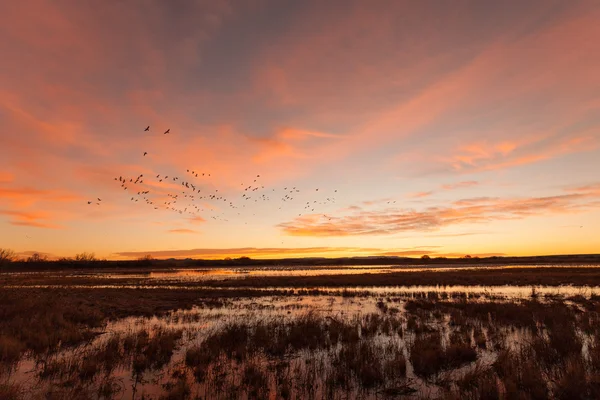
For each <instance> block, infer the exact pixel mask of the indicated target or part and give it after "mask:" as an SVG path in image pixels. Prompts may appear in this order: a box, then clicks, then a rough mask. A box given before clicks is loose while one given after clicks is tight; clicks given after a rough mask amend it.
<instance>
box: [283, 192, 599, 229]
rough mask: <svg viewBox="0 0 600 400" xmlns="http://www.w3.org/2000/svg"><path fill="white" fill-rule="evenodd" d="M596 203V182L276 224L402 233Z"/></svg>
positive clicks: (578, 209) (574, 209) (593, 206)
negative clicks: (538, 193) (566, 189)
mask: <svg viewBox="0 0 600 400" xmlns="http://www.w3.org/2000/svg"><path fill="white" fill-rule="evenodd" d="M599 207H600V190H599V189H598V188H597V187H595V186H589V187H583V188H577V189H575V193H569V194H559V195H555V196H545V197H529V198H499V197H478V198H468V199H461V200H456V201H454V202H452V203H451V204H450V205H449V206H436V207H428V208H425V209H423V210H410V209H398V208H386V209H383V210H375V211H372V210H357V211H355V212H353V213H350V214H346V215H342V216H331V215H330V216H328V217H324V216H322V215H306V216H300V217H297V218H295V219H294V220H292V221H289V222H284V223H281V224H279V225H278V227H279V228H280V229H282V230H283V232H285V233H286V234H288V235H292V236H317V237H319V236H322V237H326V236H369V235H391V234H396V233H402V232H433V231H438V230H440V229H442V228H444V227H449V226H455V225H458V226H459V225H461V224H472V223H491V222H494V221H503V220H514V219H523V218H528V217H532V216H542V215H544V216H547V215H555V214H566V213H580V212H585V211H589V210H592V209H596V208H599Z"/></svg>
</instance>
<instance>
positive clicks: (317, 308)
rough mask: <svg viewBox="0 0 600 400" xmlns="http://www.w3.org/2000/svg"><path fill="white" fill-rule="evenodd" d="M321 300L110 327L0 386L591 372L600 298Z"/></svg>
mask: <svg viewBox="0 0 600 400" xmlns="http://www.w3.org/2000/svg"><path fill="white" fill-rule="evenodd" d="M382 293H383V292H382ZM318 294H319V295H312V294H309V292H306V291H302V290H299V291H298V290H297V291H296V293H295V295H294V296H264V297H259V298H249V299H248V298H230V299H227V298H225V299H222V300H221V301H219V302H211V303H207V304H205V305H203V306H199V307H196V308H193V309H191V310H173V311H172V312H170V313H168V314H167V315H164V316H162V317H151V318H139V317H129V318H125V319H121V320H117V321H112V322H110V323H108V324H107V325H106V326H105V327H103V328H102V329H100V330H98V335H97V336H96V338H95V339H93V340H92V341H91V342H89V343H87V344H84V345H82V346H78V347H76V348H71V349H64V350H62V351H59V352H54V353H48V354H40V355H35V356H34V355H28V356H26V357H25V358H24V359H22V360H21V361H20V362H19V363H18V364H16V365H14V366H13V367H12V369H11V370H10V371H9V372H7V371H4V373H3V374H2V376H0V382H3V384H5V385H9V386H10V385H18V387H19V390H20V391H21V392H23V393H27V395H28V396H30V397H34V396H37V395H40V396H41V395H43V394H45V395H46V397H48V396H49V397H50V398H67V397H75V394H76V393H78V396H79V397H86V398H131V399H142V398H144V399H147V398H156V399H158V398H196V396H199V397H201V398H225V397H228V398H230V397H233V398H240V397H242V398H248V397H258V398H323V397H329V398H381V397H382V396H383V397H387V396H393V395H401V394H405V395H408V394H416V395H419V396H422V397H425V398H436V397H440V398H446V397H448V396H449V395H450V394H452V393H455V392H456V390H457V388H458V389H460V393H462V394H465V393H470V396H471V397H472V398H488V397H485V396H486V395H489V394H490V391H491V392H493V391H496V394H498V393H500V392H502V391H506V390H509V389H510V384H511V382H512V380H513V379H514V380H517V383H519V382H521V383H519V385H521V386H518V387H519V390H523V391H525V392H527V391H531V390H536V389H535V387H529V386H526V387H523V386H522V385H524V384H526V385H542V386H543V385H545V387H547V388H548V387H549V388H551V389H545V390H546V392H544V393H546V395H547V396H546V397H551V396H550V394H551V393H550V392H549V391H548V390H557V389H554V386H553V385H554V384H553V385H549V382H553V381H552V380H553V379H557V378H556V376H555V374H557V373H558V372H556V371H559V370H560V368H562V366H563V363H566V362H569V363H576V366H577V368H583V369H582V373H583V374H584V376H585V374H588V373H591V372H593V371H594V368H597V367H598V368H600V356H598V355H600V340H599V339H600V325H599V324H596V323H595V321H598V312H597V311H594V310H597V309H598V306H599V305H600V303H598V299H596V298H592V297H590V296H588V297H587V298H579V297H574V298H571V300H569V301H564V300H565V299H564V298H563V297H564V295H560V294H557V293H549V294H550V296H547V297H545V296H544V295H543V294H541V293H540V294H538V293H534V298H533V300H530V299H528V300H523V301H521V300H516V299H514V298H513V299H510V298H504V299H498V298H496V294H490V293H488V294H487V295H486V294H483V295H481V294H475V295H474V294H473V292H468V293H466V292H458V291H456V292H453V291H446V292H439V291H427V292H425V291H420V292H418V291H413V292H410V291H405V292H404V293H403V295H402V296H397V297H385V296H381V295H379V294H373V292H372V293H371V294H370V295H369V294H367V293H360V292H357V293H353V294H355V295H356V296H351V295H350V293H346V295H335V296H334V295H325V294H323V293H318ZM396 294H398V293H396ZM530 297H531V293H530ZM541 299H543V300H544V301H538V300H541ZM575 304H577V305H578V306H580V311H579V312H576V313H575V312H573V309H572V306H573V305H575ZM541 349H543V351H542V350H541ZM594 357H597V359H596V358H594ZM577 363H579V364H577ZM557 368H558V369H557ZM528 369H530V370H531V374H532V376H529V377H528V378H527V379H530V380H528V381H522V380H523V379H524V378H523V377H522V376H520V375H519V374H521V373H522V372H519V371H525V370H528ZM555 370H556V371H555ZM540 371H544V372H543V374H542V372H540ZM538 372H539V374H538ZM492 378H493V379H492ZM469 381H470V382H471V383H469ZM542 386H539V387H542ZM539 387H538V389H539ZM507 388H508V389H507ZM586 390H587V389H586ZM590 390H591V389H590ZM48 393H51V395H48ZM384 395H385V396H384ZM30 397H29V398H30Z"/></svg>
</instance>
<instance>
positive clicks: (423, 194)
mask: <svg viewBox="0 0 600 400" xmlns="http://www.w3.org/2000/svg"><path fill="white" fill-rule="evenodd" d="M432 194H433V190H430V191H428V192H417V193H411V194H409V195H408V197H410V198H413V199H422V198H424V197H429V196H431V195H432Z"/></svg>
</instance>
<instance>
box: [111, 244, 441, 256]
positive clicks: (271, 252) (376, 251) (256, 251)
mask: <svg viewBox="0 0 600 400" xmlns="http://www.w3.org/2000/svg"><path fill="white" fill-rule="evenodd" d="M437 248H438V246H423V247H411V248H400V249H394V248H392V249H389V248H377V247H298V248H294V247H240V248H222V249H211V248H197V249H181V250H159V251H151V250H148V251H133V252H120V253H116V254H115V255H116V256H118V257H124V258H138V257H140V256H144V255H146V254H152V256H154V257H157V258H181V257H189V258H192V257H193V258H207V259H214V258H225V257H244V256H246V257H254V258H284V257H341V256H377V255H395V256H420V255H423V254H434V253H435V250H433V249H437Z"/></svg>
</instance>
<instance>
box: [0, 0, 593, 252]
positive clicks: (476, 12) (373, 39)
mask: <svg viewBox="0 0 600 400" xmlns="http://www.w3.org/2000/svg"><path fill="white" fill-rule="evenodd" d="M599 20H600V2H597V1H595V0H591V1H577V0H573V1H568V2H567V1H562V0H558V1H555V0H543V1H542V0H540V1H534V0H529V1H522V0H515V1H512V0H506V1H491V0H490V1H487V0H484V1H481V0H473V1H468V0H464V1H463V0H461V1H455V2H440V1H427V0H426V1H400V0H390V1H386V0H381V1H353V0H344V1H335V0H332V1H326V2H324V1H310V0H307V1H301V2H300V1H281V0H248V1H244V0H240V1H226V0H206V1H204V0H199V1H191V0H190V1H183V0H173V1H161V0H147V1H146V0H144V1H142V0H132V1H117V0H109V1H102V2H86V1H75V0H25V1H6V2H0V54H2V61H1V62H0V247H2V248H8V249H12V250H14V251H15V252H17V253H18V254H19V255H21V256H23V257H25V256H27V255H30V254H32V253H33V252H39V253H42V254H45V255H48V256H49V257H51V258H56V257H69V256H73V255H75V254H76V253H81V252H93V253H95V254H96V256H97V257H101V258H107V259H136V258H138V257H142V256H144V255H146V254H151V255H152V256H154V257H156V258H168V257H175V258H185V257H194V258H224V257H240V256H249V257H253V258H279V257H313V256H325V257H338V256H367V255H397V256H411V257H419V256H422V255H424V254H427V255H430V256H432V257H438V256H449V257H460V256H463V255H465V254H471V255H482V256H484V255H536V254H580V253H600V173H599V171H600V74H599V73H598V71H600V24H598V21H599ZM147 126H149V127H150V129H149V130H148V131H146V130H145V128H146V127H147ZM167 130H169V132H168V133H166V134H165V133H164V132H165V131H167ZM144 153H147V154H146V155H144ZM188 171H189V172H188ZM192 171H193V172H194V174H192ZM196 174H198V176H197V177H196ZM202 174H204V176H203V175H202ZM209 174H210V176H209ZM167 177H168V178H167ZM173 178H177V179H176V180H173ZM130 180H131V181H130ZM124 181H125V182H124ZM136 181H137V183H136ZM186 184H187V185H186ZM190 185H191V186H190ZM138 193H139V194H138ZM174 196H176V197H174ZM192 196H193V197H192ZM89 202H91V203H90V204H88V203H89Z"/></svg>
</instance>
